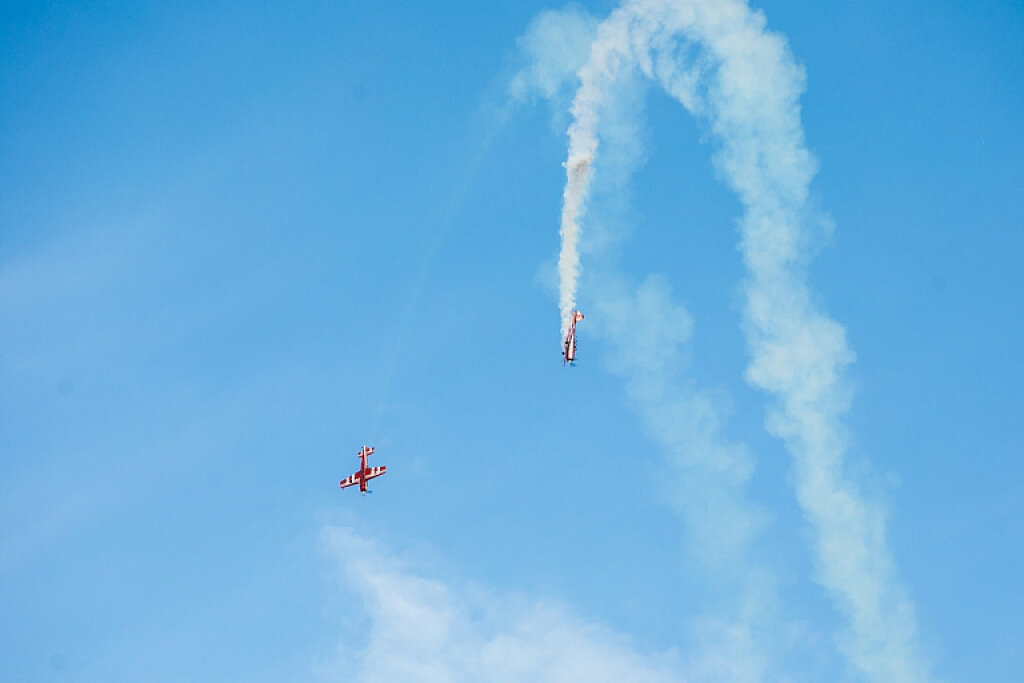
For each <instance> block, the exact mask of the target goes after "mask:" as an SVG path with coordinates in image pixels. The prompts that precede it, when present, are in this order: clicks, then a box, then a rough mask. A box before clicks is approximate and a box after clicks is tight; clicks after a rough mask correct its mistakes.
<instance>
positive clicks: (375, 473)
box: [366, 465, 388, 479]
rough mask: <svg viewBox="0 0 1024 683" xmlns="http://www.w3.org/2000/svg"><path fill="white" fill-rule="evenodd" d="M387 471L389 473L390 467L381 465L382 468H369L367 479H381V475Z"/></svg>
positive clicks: (367, 469)
mask: <svg viewBox="0 0 1024 683" xmlns="http://www.w3.org/2000/svg"><path fill="white" fill-rule="evenodd" d="M387 471H388V466H387V465H381V466H380V467H367V468H366V478H367V479H373V478H374V477H379V476H380V475H382V474H384V473H385V472H387Z"/></svg>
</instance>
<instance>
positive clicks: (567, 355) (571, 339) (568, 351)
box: [562, 311, 583, 365]
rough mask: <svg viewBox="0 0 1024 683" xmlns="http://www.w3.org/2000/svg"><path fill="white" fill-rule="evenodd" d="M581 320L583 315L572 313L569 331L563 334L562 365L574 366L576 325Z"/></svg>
mask: <svg viewBox="0 0 1024 683" xmlns="http://www.w3.org/2000/svg"><path fill="white" fill-rule="evenodd" d="M581 320H583V314H582V313H580V312H579V311H573V312H572V321H571V322H570V323H569V329H568V330H566V332H565V341H563V342H562V365H565V364H566V363H568V364H569V365H575V364H576V323H578V322H579V321H581Z"/></svg>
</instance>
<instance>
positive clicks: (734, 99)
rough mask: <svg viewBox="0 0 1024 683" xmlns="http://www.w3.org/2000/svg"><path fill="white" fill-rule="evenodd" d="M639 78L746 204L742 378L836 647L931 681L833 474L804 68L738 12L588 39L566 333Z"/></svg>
mask: <svg viewBox="0 0 1024 683" xmlns="http://www.w3.org/2000/svg"><path fill="white" fill-rule="evenodd" d="M633 69H639V70H641V71H642V72H643V73H645V74H646V75H647V76H649V77H650V78H651V79H653V80H654V81H656V82H657V83H659V84H660V85H662V87H664V88H665V90H666V91H667V92H668V93H669V94H670V95H672V96H673V97H675V98H676V99H678V100H679V101H680V102H681V103H682V104H683V105H684V107H686V108H687V110H689V111H690V112H691V113H693V114H694V115H695V116H699V117H701V118H703V119H705V120H706V121H707V122H708V123H709V124H710V128H711V131H712V133H713V135H714V137H715V139H716V142H717V144H718V149H717V151H716V153H715V162H716V165H717V167H718V168H719V170H720V171H721V173H722V175H723V177H724V179H725V180H726V182H727V183H728V184H729V186H730V187H731V188H732V189H733V190H734V191H735V192H736V193H737V195H738V196H739V198H740V200H741V201H742V203H743V206H744V216H743V218H742V221H741V234H742V236H741V250H742V253H743V258H744V262H745V265H746V266H747V271H748V277H747V280H746V282H745V283H744V293H745V297H746V304H745V309H744V331H745V333H746V335H747V340H748V349H749V352H750V355H751V362H750V365H749V367H748V370H747V373H746V377H747V380H748V381H749V382H750V383H751V384H753V385H755V386H757V387H758V388H760V389H762V390H764V391H766V392H768V393H769V394H771V395H772V396H773V397H774V398H775V402H774V403H773V405H772V406H771V408H770V410H769V417H768V420H767V427H768V429H769V430H770V431H771V432H772V433H774V434H776V435H777V436H779V437H780V438H782V439H783V440H784V442H785V444H786V446H787V448H788V450H789V451H790V453H791V454H792V456H793V460H794V472H795V475H796V476H795V487H796V494H797V500H798V502H799V504H800V506H801V509H802V510H803V512H804V515H805V517H806V518H807V520H808V522H809V524H810V526H811V528H812V530H813V532H814V537H815V550H816V560H817V567H818V577H817V578H818V580H819V581H820V582H821V583H822V585H823V586H824V587H825V588H826V589H827V590H828V591H829V593H830V595H831V596H832V598H833V599H834V601H835V603H836V604H837V606H838V608H839V610H840V611H841V612H842V613H843V615H844V616H845V617H846V619H847V620H848V628H847V629H846V632H845V633H844V634H843V635H842V637H841V640H840V643H839V647H840V650H841V651H842V653H843V655H844V656H845V657H846V658H847V659H848V661H849V662H850V663H851V664H852V665H853V666H854V667H856V668H857V669H859V670H860V671H861V672H862V673H863V674H864V675H865V676H867V677H868V678H869V679H870V680H873V681H885V682H887V683H911V682H919V681H925V680H927V679H928V667H927V665H926V664H925V662H924V661H923V659H922V658H921V657H920V655H919V654H918V652H917V645H916V635H915V631H916V625H915V618H914V610H913V605H912V603H911V601H910V600H909V598H908V597H907V595H906V593H905V591H904V589H903V588H902V586H901V585H900V584H899V582H898V580H897V578H896V572H895V569H894V566H893V562H892V560H891V559H890V555H889V552H888V549H887V546H886V542H885V523H884V515H883V512H882V510H881V509H880V507H879V506H878V505H877V504H875V503H872V502H869V501H867V500H865V499H864V498H862V496H861V495H860V494H859V492H858V491H857V488H856V487H855V485H854V484H853V483H852V482H851V481H850V480H849V479H848V478H847V477H846V476H845V475H844V473H843V458H844V454H845V451H846V442H845V439H844V437H843V432H842V424H841V415H842V413H843V412H844V410H845V409H846V404H847V392H846V390H845V389H844V385H843V372H844V368H845V366H846V365H848V364H849V363H850V362H851V361H852V359H853V354H852V352H851V351H850V349H849V348H848V346H847V344H846V339H845V331H844V330H843V328H842V327H841V326H840V325H839V324H838V323H836V322H835V321H833V320H831V319H830V318H828V317H827V316H826V315H825V314H824V313H822V312H821V311H819V310H817V309H816V307H815V306H814V304H813V302H812V300H811V295H810V292H809V289H808V286H807V283H806V278H805V275H804V272H803V266H804V264H805V263H806V261H807V260H808V259H809V253H808V241H809V233H810V229H809V227H808V225H809V223H811V221H810V215H809V214H810V212H809V211H808V208H807V194H808V186H809V184H810V181H811V179H812V177H813V175H814V172H815V164H814V160H813V158H812V157H811V154H810V153H809V152H808V150H807V149H806V147H805V144H804V139H803V130H802V125H801V122H800V113H799V96H800V93H801V92H802V91H803V87H804V74H803V70H802V69H801V68H800V66H799V65H797V64H796V63H795V61H794V60H793V58H792V56H791V55H790V53H789V50H788V47H787V45H786V42H785V40H784V39H783V38H782V37H780V36H778V35H775V34H772V33H770V32H768V31H767V30H766V27H765V20H764V17H763V15H762V14H761V13H760V12H755V11H752V10H751V9H750V8H749V7H748V6H747V4H746V2H744V1H743V0H677V1H674V2H673V1H670V0H632V1H627V2H626V3H625V4H624V5H623V6H622V7H620V8H619V9H617V10H616V11H615V12H613V13H612V15H611V16H609V18H608V19H607V20H605V21H604V22H603V23H602V24H601V25H600V26H599V27H598V30H597V34H596V37H595V39H594V42H593V44H592V47H591V52H590V58H589V61H588V62H587V63H586V65H585V66H584V67H583V68H582V69H581V70H580V71H579V74H578V76H579V79H580V86H579V89H578V91H577V93H576V96H575V99H574V100H573V104H572V108H571V114H572V117H573V122H572V125H571V127H570V128H569V151H568V160H567V162H566V171H567V182H566V187H565V192H564V204H563V210H562V222H561V235H562V250H561V254H560V257H559V275H560V278H561V286H560V300H559V304H560V308H561V314H562V325H563V329H564V328H565V326H566V325H567V321H568V316H569V315H571V312H572V310H573V309H574V308H575V305H576V301H575V299H576V289H577V280H578V277H579V273H580V267H579V238H580V224H581V221H582V219H583V217H584V216H585V212H586V201H587V192H588V188H589V183H590V177H591V173H592V171H593V170H594V169H596V168H598V167H599V166H600V159H599V156H598V151H599V150H598V146H599V145H598V141H599V138H598V134H599V122H600V117H601V113H602V109H603V108H604V107H605V106H606V105H607V103H608V102H609V100H610V99H611V98H613V97H614V93H615V89H616V81H617V80H618V79H619V78H620V76H621V75H622V74H623V73H624V71H626V70H633Z"/></svg>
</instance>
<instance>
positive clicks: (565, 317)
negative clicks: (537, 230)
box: [558, 156, 593, 337]
mask: <svg viewBox="0 0 1024 683" xmlns="http://www.w3.org/2000/svg"><path fill="white" fill-rule="evenodd" d="M592 158H593V157H592V156H586V157H583V158H580V157H578V156H576V157H574V156H570V157H569V161H567V162H566V164H565V167H566V175H567V176H568V177H567V179H566V183H565V191H564V192H563V193H562V227H561V230H560V231H559V232H560V235H561V238H562V250H561V252H560V253H559V254H558V276H559V292H558V294H559V296H558V304H559V309H560V310H561V313H562V336H563V337H564V336H565V333H566V331H568V329H569V324H570V323H571V322H572V321H571V318H572V312H573V311H574V310H575V309H576V281H577V279H578V278H579V275H580V250H579V241H580V220H581V219H582V218H583V216H582V211H581V209H582V208H583V205H584V203H585V200H586V196H587V187H588V185H589V183H590V160H591V159H592Z"/></svg>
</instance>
